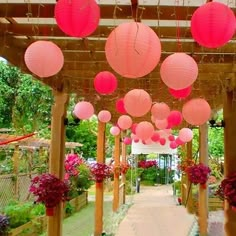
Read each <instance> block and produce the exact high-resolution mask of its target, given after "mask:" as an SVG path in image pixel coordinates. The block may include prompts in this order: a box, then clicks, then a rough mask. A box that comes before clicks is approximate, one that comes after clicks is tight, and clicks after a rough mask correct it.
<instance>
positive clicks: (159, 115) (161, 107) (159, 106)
mask: <svg viewBox="0 0 236 236" xmlns="http://www.w3.org/2000/svg"><path fill="white" fill-rule="evenodd" d="M151 113H152V115H153V116H154V117H155V119H157V120H163V119H166V118H167V117H168V115H169V114H170V108H169V106H168V105H167V104H166V103H164V102H161V103H155V104H154V105H153V106H152V109H151Z"/></svg>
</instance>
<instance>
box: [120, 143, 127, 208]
mask: <svg viewBox="0 0 236 236" xmlns="http://www.w3.org/2000/svg"><path fill="white" fill-rule="evenodd" d="M126 152H127V146H126V144H125V143H124V142H122V144H121V156H122V162H123V163H124V164H125V163H126V162H127V161H126V154H127V153H126ZM125 182H126V176H125V174H123V173H122V183H123V184H124V190H123V201H122V202H123V204H125V190H126V185H125Z"/></svg>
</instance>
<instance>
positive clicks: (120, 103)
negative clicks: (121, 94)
mask: <svg viewBox="0 0 236 236" xmlns="http://www.w3.org/2000/svg"><path fill="white" fill-rule="evenodd" d="M116 110H117V111H118V112H119V113H120V114H122V115H124V114H126V113H127V112H126V110H125V104H124V98H120V99H118V100H117V101H116Z"/></svg>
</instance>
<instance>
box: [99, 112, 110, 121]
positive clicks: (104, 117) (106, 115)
mask: <svg viewBox="0 0 236 236" xmlns="http://www.w3.org/2000/svg"><path fill="white" fill-rule="evenodd" d="M98 119H99V120H100V121H101V122H103V123H107V122H109V121H110V120H111V113H110V112H109V111H107V110H102V111H100V112H99V113H98Z"/></svg>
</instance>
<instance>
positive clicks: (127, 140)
mask: <svg viewBox="0 0 236 236" xmlns="http://www.w3.org/2000/svg"><path fill="white" fill-rule="evenodd" d="M123 143H124V144H126V145H130V144H131V143H132V139H131V138H130V137H124V139H123Z"/></svg>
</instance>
